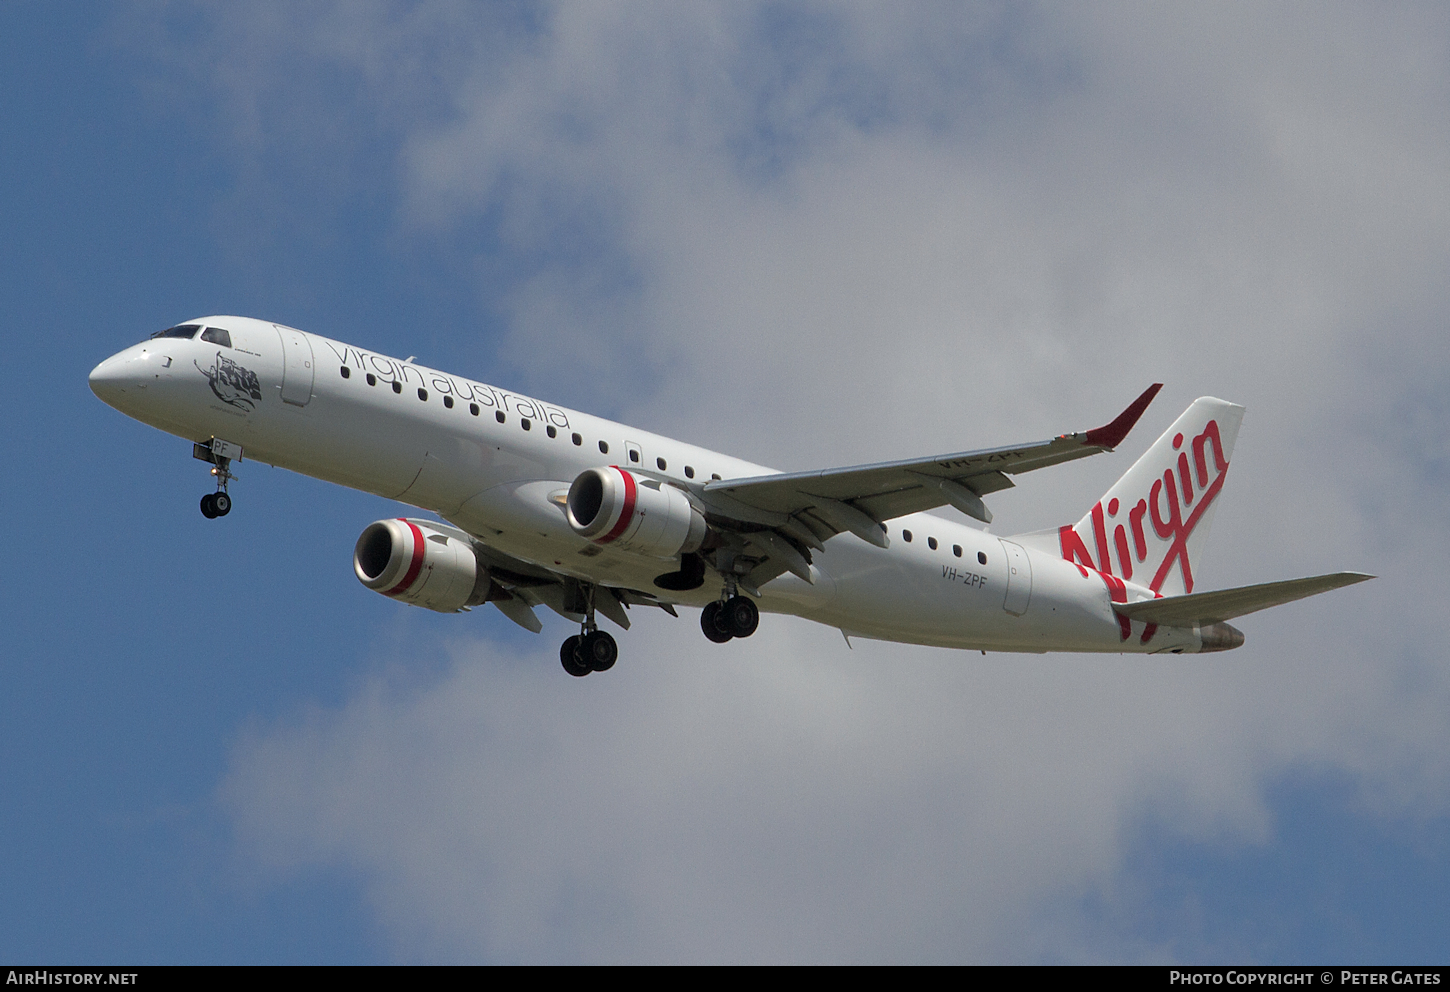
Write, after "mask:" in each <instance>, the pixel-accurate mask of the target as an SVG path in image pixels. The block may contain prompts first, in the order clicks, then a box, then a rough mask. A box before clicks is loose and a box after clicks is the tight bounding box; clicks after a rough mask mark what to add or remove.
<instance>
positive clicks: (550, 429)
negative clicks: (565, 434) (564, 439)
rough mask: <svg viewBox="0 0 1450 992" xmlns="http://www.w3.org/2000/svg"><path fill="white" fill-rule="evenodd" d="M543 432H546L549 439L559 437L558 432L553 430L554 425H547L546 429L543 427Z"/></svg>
mask: <svg viewBox="0 0 1450 992" xmlns="http://www.w3.org/2000/svg"><path fill="white" fill-rule="evenodd" d="M544 431H545V432H546V433H547V434H548V435H549V436H550V437H558V436H559V432H558V431H557V430H555V429H554V425H553V424H550V425H549V426H548V427H545V428H544Z"/></svg>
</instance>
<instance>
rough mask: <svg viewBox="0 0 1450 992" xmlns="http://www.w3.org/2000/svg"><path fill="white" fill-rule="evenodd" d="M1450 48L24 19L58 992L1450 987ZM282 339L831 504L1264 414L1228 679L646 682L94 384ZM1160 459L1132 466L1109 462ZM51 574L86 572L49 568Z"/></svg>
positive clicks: (20, 458)
mask: <svg viewBox="0 0 1450 992" xmlns="http://www.w3.org/2000/svg"><path fill="white" fill-rule="evenodd" d="M1447 53H1450V19H1447V17H1446V16H1445V13H1444V11H1443V9H1441V8H1437V7H1434V6H1427V7H1416V6H1410V5H1406V6H1402V7H1397V8H1394V9H1393V11H1391V12H1389V13H1385V12H1384V11H1383V10H1382V9H1371V8H1362V7H1356V6H1345V7H1340V6H1332V5H1316V6H1314V7H1312V8H1309V9H1307V10H1306V9H1300V8H1294V7H1269V6H1261V5H1251V6H1248V7H1242V8H1213V9H1207V10H1199V11H1196V12H1194V13H1193V14H1191V15H1178V16H1175V14H1174V13H1172V12H1170V11H1165V10H1163V9H1159V8H1154V7H1139V6H1132V5H1128V6H1109V5H1103V6H1099V7H1095V8H1091V9H1083V10H1081V11H1079V12H1077V13H1075V14H1072V15H1071V16H1067V15H1063V14H1062V12H1061V11H1060V10H1053V11H1049V12H1046V13H1044V11H1043V10H1041V9H1040V8H1036V7H1033V6H1031V5H1024V6H1011V7H996V6H991V7H982V8H968V9H966V10H961V9H958V8H957V7H956V6H955V5H947V6H944V7H936V6H929V5H924V6H921V7H919V8H914V9H913V10H911V11H907V12H905V13H897V14H895V15H893V16H891V17H886V16H884V13H881V12H877V11H875V10H874V9H873V8H871V7H869V6H866V7H852V6H849V5H813V4H802V5H789V6H787V5H770V4H766V5H752V4H731V5H725V6H719V7H716V6H708V5H678V4H677V5H666V6H663V7H650V6H646V5H624V6H614V5H609V4H603V3H601V4H591V5H579V6H573V7H567V6H565V7H556V6H549V5H539V6H535V5H527V4H519V5H475V4H466V5H457V6H452V5H436V6H435V5H398V6H391V5H370V4H362V3H354V4H343V5H336V6H333V5H322V4H318V5H308V6H298V5H288V4H283V5H277V6H270V5H238V6H235V7H208V6H192V5H184V4H177V5H167V6H164V7H159V6H158V7H153V6H148V5H139V6H133V5H127V4H114V5H101V4H88V5H80V4H77V5H69V6H56V5H52V4H40V3H28V2H11V3H8V4H4V5H0V81H3V85H0V92H3V93H4V94H6V97H5V99H4V101H3V102H0V135H3V140H0V189H3V191H4V192H3V193H0V229H3V230H4V231H5V233H6V237H5V238H4V240H3V241H0V287H3V288H0V301H3V302H0V306H3V316H4V322H5V327H6V329H7V330H6V341H7V343H8V344H9V346H10V350H11V355H12V360H13V362H14V366H15V370H16V374H13V375H12V376H11V377H10V380H11V382H10V388H9V389H7V390H5V391H4V392H3V394H0V410H3V411H4V415H5V423H6V424H7V425H8V426H9V429H8V430H6V431H5V432H4V434H3V436H0V445H3V453H4V456H5V459H4V460H5V464H7V465H8V466H10V468H9V470H8V472H7V475H6V479H7V481H8V483H9V484H8V485H7V487H6V489H5V491H6V492H7V493H8V494H9V495H10V499H9V503H8V505H7V510H8V512H6V513H5V514H4V519H3V523H0V527H3V534H4V536H5V539H6V546H8V547H9V548H11V549H12V562H13V563H14V564H13V565H12V567H11V569H10V575H11V578H10V579H9V580H8V581H7V583H6V585H5V589H6V595H5V597H4V599H3V604H4V605H3V610H4V619H5V627H6V629H7V631H8V632H9V635H10V636H9V638H8V640H7V649H6V650H5V652H4V654H3V663H0V680H3V682H0V850H4V851H5V852H6V854H7V857H5V858H3V859H0V891H3V892H4V893H6V897H5V898H4V899H0V913H3V918H0V956H4V957H5V958H7V959H10V960H25V961H39V962H44V961H53V962H87V961H138V962H184V961H249V962H330V961H338V962H375V961H376V962H382V961H479V960H481V961H615V960H624V961H639V960H644V961H667V960H692V961H707V960H708V961H714V960H720V961H778V960H793V961H855V960H870V961H902V960H906V961H943V960H947V961H949V960H984V961H1084V960H1086V961H1096V960H1110V961H1120V960H1122V961H1128V960H1131V961H1170V960H1171V961H1229V960H1232V961H1249V960H1253V961H1327V960H1335V961H1356V962H1359V961H1363V962H1384V963H1405V962H1409V961H1420V962H1428V961H1443V960H1444V959H1445V957H1446V949H1447V942H1446V937H1445V934H1446V933H1450V897H1447V896H1446V894H1445V893H1446V892H1447V891H1450V885H1447V882H1450V841H1447V839H1446V827H1447V822H1450V821H1447V812H1446V811H1447V798H1450V759H1447V755H1450V746H1447V745H1450V718H1447V713H1450V706H1447V703H1450V673H1447V669H1446V659H1445V651H1444V648H1443V646H1442V642H1443V635H1442V634H1441V632H1440V629H1439V628H1440V624H1439V617H1440V616H1441V615H1442V614H1443V606H1444V594H1443V589H1444V588H1445V581H1444V580H1445V579H1446V578H1447V576H1446V572H1447V567H1446V565H1445V564H1444V562H1445V561H1447V560H1450V556H1447V555H1446V553H1445V552H1446V551H1450V548H1447V546H1446V545H1447V543H1450V542H1447V538H1450V528H1447V526H1446V523H1445V521H1446V520H1450V514H1447V513H1446V512H1445V511H1446V510H1447V509H1450V507H1447V489H1446V473H1445V465H1446V456H1447V448H1446V445H1445V441H1444V440H1443V439H1444V438H1445V437H1446V436H1447V430H1446V428H1447V426H1450V425H1447V424H1446V415H1447V411H1446V409H1445V405H1444V402H1443V395H1444V383H1445V380H1446V373H1447V369H1450V354H1447V345H1446V343H1445V341H1446V338H1445V335H1444V327H1445V326H1446V318H1447V315H1450V294H1447V288H1446V284H1445V281H1444V272H1445V271H1450V265H1447V263H1450V192H1447V191H1450V182H1447V180H1450V125H1447V123H1446V122H1447V121H1450V114H1447V113H1446V110H1447V104H1450V54H1447ZM210 313H240V314H247V315H253V316H259V317H266V318H269V319H274V320H278V321H282V322H286V323H288V324H292V325H294V326H298V327H302V328H305V329H308V330H312V331H316V332H318V333H322V334H326V335H329V336H332V337H335V338H340V339H343V340H349V341H354V342H357V343H359V344H362V345H365V346H370V347H373V348H376V349H378V350H381V351H384V352H387V353H391V354H397V355H411V354H416V355H418V356H419V358H420V360H421V361H425V362H427V363H428V364H430V365H434V366H438V367H443V368H451V369H456V370H458V371H460V372H463V373H465V374H469V375H471V376H475V377H477V378H480V379H483V380H485V381H492V382H497V383H500V384H502V385H505V386H510V387H516V388H520V389H523V390H527V391H529V392H532V393H534V394H537V395H541V396H544V397H546V398H548V399H550V400H553V401H556V402H560V403H563V404H566V405H570V406H574V407H579V408H583V409H586V410H590V411H591V412H597V413H601V414H605V415H610V416H617V417H620V418H623V419H626V420H628V421H630V422H633V423H638V424H641V425H642V426H645V427H647V428H649V429H653V430H658V431H661V432H664V433H669V434H674V435H676V436H680V437H683V438H686V439H689V440H692V441H696V442H699V443H704V444H708V445H712V446H715V447H718V448H722V449H726V450H731V451H734V452H738V453H740V454H743V455H745V456H747V457H752V458H755V459H758V460H760V461H763V462H766V463H768V464H774V465H777V466H779V467H781V468H808V467H819V466H823V465H830V464H844V463H852V462H859V461H871V460H877V459H881V458H888V457H904V456H906V455H910V454H919V453H923V452H928V451H936V450H956V449H961V448H969V447H974V446H977V445H986V444H997V443H1007V442H1011V441H1016V440H1024V439H1027V438H1032V437H1039V436H1046V435H1048V434H1052V433H1058V432H1060V431H1062V430H1067V429H1075V428H1080V427H1084V426H1089V425H1091V424H1095V423H1097V422H1099V418H1100V417H1102V416H1103V415H1104V414H1107V415H1111V414H1112V413H1114V412H1116V410H1117V409H1119V408H1120V407H1121V406H1122V403H1123V401H1125V399H1126V398H1131V397H1132V396H1133V395H1136V393H1137V392H1138V391H1139V390H1140V389H1141V388H1142V385H1143V384H1145V383H1146V382H1148V381H1155V380H1158V379H1162V380H1163V381H1165V382H1166V383H1167V387H1166V388H1165V391H1164V394H1163V396H1162V397H1161V398H1160V399H1159V400H1158V402H1157V403H1156V404H1155V406H1154V407H1153V408H1152V410H1150V413H1149V415H1148V417H1147V418H1146V420H1145V424H1144V427H1142V428H1141V430H1142V433H1143V436H1141V437H1139V436H1136V435H1135V436H1134V437H1132V438H1130V439H1129V441H1128V443H1127V444H1126V445H1125V451H1126V454H1123V453H1120V455H1119V456H1117V457H1116V460H1114V459H1113V458H1104V459H1095V460H1092V464H1086V465H1083V466H1082V467H1080V468H1079V467H1069V468H1064V469H1062V470H1059V471H1060V473H1061V474H1060V475H1058V476H1057V477H1055V478H1040V479H1039V478H1034V479H1032V480H1031V484H1030V485H1027V484H1024V485H1022V486H1021V487H1019V489H1018V490H1015V491H1013V492H1010V493H1005V494H1001V495H999V496H998V497H996V498H995V501H994V502H993V510H994V512H995V513H996V514H997V516H998V521H997V525H996V527H995V528H994V529H996V530H997V531H998V532H1000V533H1004V534H1005V533H1012V532H1015V531H1020V530H1027V529H1035V528H1038V527H1043V526H1049V525H1052V524H1055V523H1059V522H1062V521H1063V520H1070V519H1076V517H1077V516H1078V513H1079V512H1080V509H1081V507H1082V506H1085V505H1086V504H1087V503H1088V502H1090V501H1091V499H1092V498H1094V497H1095V496H1096V495H1097V494H1098V493H1099V492H1101V491H1103V490H1104V489H1105V488H1106V487H1107V485H1108V483H1110V482H1111V481H1112V479H1113V478H1115V477H1116V475H1117V474H1119V473H1120V472H1121V471H1122V470H1123V469H1124V468H1125V467H1126V459H1127V458H1130V457H1131V456H1134V455H1136V454H1137V452H1138V451H1140V450H1141V449H1142V447H1143V446H1146V444H1147V443H1148V442H1149V441H1150V440H1151V439H1152V437H1153V436H1154V435H1155V434H1156V431H1157V430H1159V429H1161V427H1162V426H1163V425H1164V424H1166V423H1167V422H1168V420H1169V419H1171V417H1172V416H1173V415H1174V414H1175V413H1176V412H1177V411H1178V410H1179V409H1181V408H1182V406H1184V405H1186V403H1187V402H1188V401H1190V400H1191V399H1192V398H1193V397H1194V396H1197V395H1201V394H1214V395H1221V396H1224V397H1225V398H1229V399H1234V400H1237V401H1239V402H1244V403H1245V404H1246V405H1247V406H1248V416H1247V419H1246V421H1245V426H1244V431H1243V433H1242V434H1241V435H1240V439H1239V445H1238V450H1237V454H1236V459H1235V479H1234V480H1233V484H1232V485H1231V486H1230V487H1229V489H1228V490H1227V491H1226V493H1227V495H1226V497H1225V504H1224V506H1223V508H1222V509H1221V510H1220V513H1219V516H1218V519H1217V521H1216V525H1215V533H1214V537H1213V552H1214V556H1213V558H1212V560H1211V563H1210V568H1211V571H1210V573H1209V574H1208V575H1206V576H1205V577H1204V579H1205V581H1207V582H1208V583H1209V584H1210V585H1214V586H1218V585H1230V584H1239V583H1247V582H1252V581H1264V580H1269V579H1275V578H1287V577H1291V576H1295V575H1302V574H1311V573H1314V572H1318V571H1330V570H1335V569H1340V568H1354V569H1361V570H1365V571H1371V572H1376V573H1379V574H1380V575H1381V576H1382V578H1381V579H1379V580H1377V581H1376V582H1375V583H1371V584H1369V585H1368V586H1363V587H1355V589H1353V590H1347V591H1344V592H1342V593H1337V594H1333V595H1331V596H1326V597H1323V598H1322V599H1321V600H1316V601H1313V602H1312V603H1305V604H1299V605H1297V606H1290V607H1285V608H1283V609H1281V610H1276V611H1272V612H1270V613H1265V614H1262V615H1259V616H1258V617H1255V618H1253V619H1252V620H1251V621H1247V622H1245V623H1244V624H1243V625H1242V626H1243V627H1244V629H1245V630H1246V632H1247V633H1248V644H1247V645H1246V646H1245V647H1244V648H1243V649H1240V650H1239V651H1237V652H1235V653H1234V654H1233V655H1231V656H1217V657H1213V658H1206V659H1195V660H1193V661H1189V662H1185V663H1177V662H1175V663H1173V664H1172V665H1171V666H1163V665H1159V664H1157V663H1153V664H1149V663H1145V662H1143V661H1141V660H1123V659H1101V658H1036V657H1028V658H1025V659H1022V658H1009V657H1005V656H1001V657H998V656H994V657H989V658H982V657H981V656H967V655H964V654H956V653H952V652H943V651H935V650H928V649H921V648H909V647H899V646H890V645H873V644H858V645H857V647H856V649H855V650H854V651H848V650H847V649H846V647H845V645H844V644H843V643H842V641H841V639H840V637H839V634H837V633H836V632H834V631H821V630H818V629H815V628H811V627H809V625H806V624H803V623H800V622H796V621H791V620H786V619H782V618H772V617H767V618H766V619H765V621H764V622H763V624H762V630H761V635H760V636H757V637H756V638H754V639H752V641H751V642H750V644H749V645H736V646H735V647H737V648H739V649H740V650H738V651H735V652H734V653H733V654H731V655H730V656H729V658H728V659H727V660H722V656H720V655H718V654H717V655H710V654H708V653H707V652H706V651H705V650H704V649H705V647H707V646H706V645H704V644H703V642H702V640H701V638H700V637H699V634H698V630H697V629H696V627H695V623H694V619H693V617H692V616H686V617H684V618H682V619H681V620H680V621H678V622H672V621H669V620H668V618H645V619H644V620H643V621H642V622H637V623H636V625H635V628H634V629H633V630H632V631H631V632H630V634H628V635H626V636H625V637H624V638H622V639H621V643H622V648H623V652H624V657H623V660H622V661H621V663H620V665H619V666H617V669H616V670H615V671H614V672H612V673H611V676H610V678H609V679H608V680H595V679H587V680H578V681H577V682H576V681H575V680H570V679H567V678H566V677H563V676H562V674H561V673H560V672H559V670H558V664H557V659H556V657H555V648H556V647H557V645H556V641H557V640H558V639H559V638H561V637H562V636H563V635H564V633H565V630H564V625H563V623H562V621H558V622H555V621H546V629H545V634H544V635H543V636H541V637H538V638H533V637H530V636H529V635H527V634H524V633H522V632H520V631H518V629H517V628H514V627H513V626H512V625H511V624H509V623H508V622H507V621H505V620H504V619H503V618H502V617H501V616H499V615H497V614H496V613H494V612H492V611H478V612H475V613H473V614H471V615H469V616H467V617H443V616H437V615H433V614H431V613H427V612H426V611H422V610H416V609H410V608H407V607H405V606H402V605H400V604H396V603H392V602H388V601H384V600H383V599H382V598H380V597H378V596H376V595H374V594H372V593H370V592H368V591H367V590H366V589H364V588H362V587H361V586H360V585H359V584H358V583H357V582H356V580H355V579H354V578H353V577H352V576H351V574H350V569H349V567H348V564H349V563H348V555H349V554H350V551H351V548H352V543H353V541H354V540H355V539H356V536H357V534H358V533H359V532H360V531H361V530H362V528H363V527H365V526H366V525H367V524H368V523H370V522H371V521H372V520H374V519H377V518H379V517H382V516H385V515H391V514H395V513H396V512H397V507H396V506H394V505H392V504H388V503H387V502H386V501H382V500H379V499H376V498H374V497H371V496H366V495H362V494H358V493H353V492H349V491H346V490H341V489H337V488H334V487H329V486H326V485H323V484H322V483H318V482H314V481H312V480H309V479H306V478H302V477H299V476H295V475H290V474H288V473H285V472H282V471H278V470H272V469H268V468H265V467H260V466H247V465H244V466H243V467H242V470H241V472H240V473H239V474H240V476H241V478H240V481H239V483H238V484H237V485H236V486H235V487H234V489H233V494H234V496H235V498H236V501H237V509H236V510H235V511H234V512H233V513H232V514H231V515H230V516H229V517H228V518H226V519H225V520H222V521H216V522H208V521H206V520H204V519H203V518H202V517H201V515H200V514H199V513H198V512H197V509H196V502H197V499H198V498H199V496H200V495H201V493H202V492H204V491H205V483H206V481H207V477H206V475H205V472H204V469H203V467H202V465H201V463H198V462H195V461H193V460H192V459H191V458H190V457H189V451H188V450H187V446H186V444H185V443H184V442H181V441H179V440H177V439H174V438H171V437H169V436H165V435H162V434H160V433H158V432H156V431H154V430H152V429H150V428H147V427H144V426H142V425H140V424H137V423H134V422H132V421H129V420H127V419H126V418H124V417H123V416H121V415H120V414H118V413H116V412H115V411H113V410H110V409H109V408H107V407H105V406H104V405H103V404H101V403H100V402H99V401H98V400H96V399H95V398H94V397H93V396H92V395H91V394H90V392H89V390H88V389H87V388H86V384H85V374H86V372H88V371H89V369H90V368H91V367H92V366H93V365H94V364H95V363H96V362H98V361H100V360H101V359H102V358H104V357H105V356H107V355H109V354H111V353H112V352H114V351H117V350H119V349H120V348H122V347H124V346H126V345H128V344H130V343H132V342H134V341H135V340H137V339H139V338H141V337H143V336H145V335H146V334H148V333H150V332H151V331H154V330H156V329H159V328H161V327H165V326H167V325H169V324H172V323H175V322H177V321H179V320H182V319H185V318H188V317H194V316H199V315H203V314H210ZM1098 463H1105V464H1098ZM41 563H43V565H42V564H41Z"/></svg>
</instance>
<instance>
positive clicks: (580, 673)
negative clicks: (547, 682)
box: [559, 586, 619, 678]
mask: <svg viewBox="0 0 1450 992" xmlns="http://www.w3.org/2000/svg"><path fill="white" fill-rule="evenodd" d="M586 595H587V597H588V610H587V612H586V613H585V616H584V623H583V624H581V625H580V630H579V633H577V634H575V635H573V636H572V637H569V638H566V639H565V641H564V643H563V644H562V645H560V647H559V662H560V663H561V664H562V665H563V666H564V671H566V672H568V673H569V674H570V675H573V676H574V677H575V678H583V677H584V676H586V675H588V674H589V673H590V672H607V671H609V670H610V669H611V668H613V667H614V663H615V662H616V661H618V660H619V645H618V644H616V643H615V642H614V638H613V637H611V636H609V634H608V633H607V632H605V631H602V630H600V629H599V625H598V624H597V623H595V622H594V587H593V586H589V587H588V591H587V593H586Z"/></svg>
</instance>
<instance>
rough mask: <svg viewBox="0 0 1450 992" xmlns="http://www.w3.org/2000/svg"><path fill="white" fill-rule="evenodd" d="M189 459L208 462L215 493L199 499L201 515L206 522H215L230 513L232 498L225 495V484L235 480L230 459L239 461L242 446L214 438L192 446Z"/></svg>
mask: <svg viewBox="0 0 1450 992" xmlns="http://www.w3.org/2000/svg"><path fill="white" fill-rule="evenodd" d="M191 457H193V458H199V459H201V460H202V461H204V462H210V463H211V466H212V469H211V474H212V475H214V476H215V477H216V492H214V493H207V494H206V495H205V496H203V497H202V498H201V515H202V516H203V517H206V518H207V519H208V520H215V519H216V518H217V517H224V516H226V515H227V514H228V513H231V512H232V498H231V497H230V496H228V495H227V483H228V482H231V481H232V480H233V479H235V478H236V476H235V475H232V473H231V467H232V459H233V458H235V459H237V460H238V461H240V460H241V457H242V446H241V445H240V444H232V443H231V442H230V441H223V440H222V439H221V438H219V437H214V438H212V439H211V440H210V441H209V442H207V443H206V444H193V445H192V446H191Z"/></svg>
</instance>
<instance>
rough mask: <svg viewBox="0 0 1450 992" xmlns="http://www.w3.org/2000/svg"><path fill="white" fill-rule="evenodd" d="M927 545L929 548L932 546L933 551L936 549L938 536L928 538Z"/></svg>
mask: <svg viewBox="0 0 1450 992" xmlns="http://www.w3.org/2000/svg"><path fill="white" fill-rule="evenodd" d="M926 546H927V547H928V548H931V549H932V550H933V551H935V550H936V538H934V537H928V538H927V539H926Z"/></svg>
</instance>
